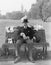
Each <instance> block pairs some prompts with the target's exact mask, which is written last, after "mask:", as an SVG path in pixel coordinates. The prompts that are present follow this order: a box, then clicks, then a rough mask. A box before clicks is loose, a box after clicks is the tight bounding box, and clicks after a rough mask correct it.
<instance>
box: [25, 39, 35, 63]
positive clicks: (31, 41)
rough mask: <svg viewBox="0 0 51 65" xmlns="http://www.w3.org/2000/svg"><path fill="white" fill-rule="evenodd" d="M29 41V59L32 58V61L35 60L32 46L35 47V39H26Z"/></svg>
mask: <svg viewBox="0 0 51 65" xmlns="http://www.w3.org/2000/svg"><path fill="white" fill-rule="evenodd" d="M26 42H27V45H28V50H29V59H30V61H31V62H34V59H33V57H32V48H33V45H34V44H33V40H30V39H29V40H27V41H26Z"/></svg>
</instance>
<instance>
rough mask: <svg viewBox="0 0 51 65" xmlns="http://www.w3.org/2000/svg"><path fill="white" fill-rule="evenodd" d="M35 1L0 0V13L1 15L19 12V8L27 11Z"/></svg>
mask: <svg viewBox="0 0 51 65" xmlns="http://www.w3.org/2000/svg"><path fill="white" fill-rule="evenodd" d="M35 3H36V0H0V13H1V14H2V15H4V14H6V13H7V12H12V11H20V10H21V6H22V5H23V8H24V9H26V10H27V11H29V9H30V8H31V4H35Z"/></svg>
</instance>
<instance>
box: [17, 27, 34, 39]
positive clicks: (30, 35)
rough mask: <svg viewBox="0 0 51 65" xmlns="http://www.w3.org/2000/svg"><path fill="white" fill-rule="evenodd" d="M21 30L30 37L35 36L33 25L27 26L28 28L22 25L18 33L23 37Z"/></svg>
mask: <svg viewBox="0 0 51 65" xmlns="http://www.w3.org/2000/svg"><path fill="white" fill-rule="evenodd" d="M21 32H23V33H24V34H25V35H26V36H29V38H30V39H32V38H33V35H34V30H33V28H32V27H27V28H26V29H25V28H24V27H20V28H19V30H18V33H17V35H18V36H17V37H18V39H20V38H23V37H22V36H20V33H21Z"/></svg>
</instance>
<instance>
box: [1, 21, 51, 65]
mask: <svg viewBox="0 0 51 65" xmlns="http://www.w3.org/2000/svg"><path fill="white" fill-rule="evenodd" d="M37 23H38V24H41V25H43V26H44V29H45V34H46V40H47V42H48V43H49V47H48V51H49V52H48V56H49V57H48V59H47V60H40V61H35V63H31V62H19V63H18V64H17V63H16V64H14V60H12V59H9V60H8V59H2V60H1V59H0V65H20V64H21V65H51V52H50V51H51V44H50V43H51V22H49V23H48V22H47V23H46V22H42V21H41V20H31V21H30V24H31V25H34V24H37ZM18 25H21V22H20V21H19V20H0V47H2V44H4V43H5V27H6V26H18Z"/></svg>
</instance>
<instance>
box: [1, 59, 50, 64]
mask: <svg viewBox="0 0 51 65" xmlns="http://www.w3.org/2000/svg"><path fill="white" fill-rule="evenodd" d="M0 65H51V60H46V61H45V60H44V61H42V60H41V61H36V62H35V63H31V62H27V63H23V62H19V63H16V64H14V62H13V61H7V62H6V61H3V62H0Z"/></svg>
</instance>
